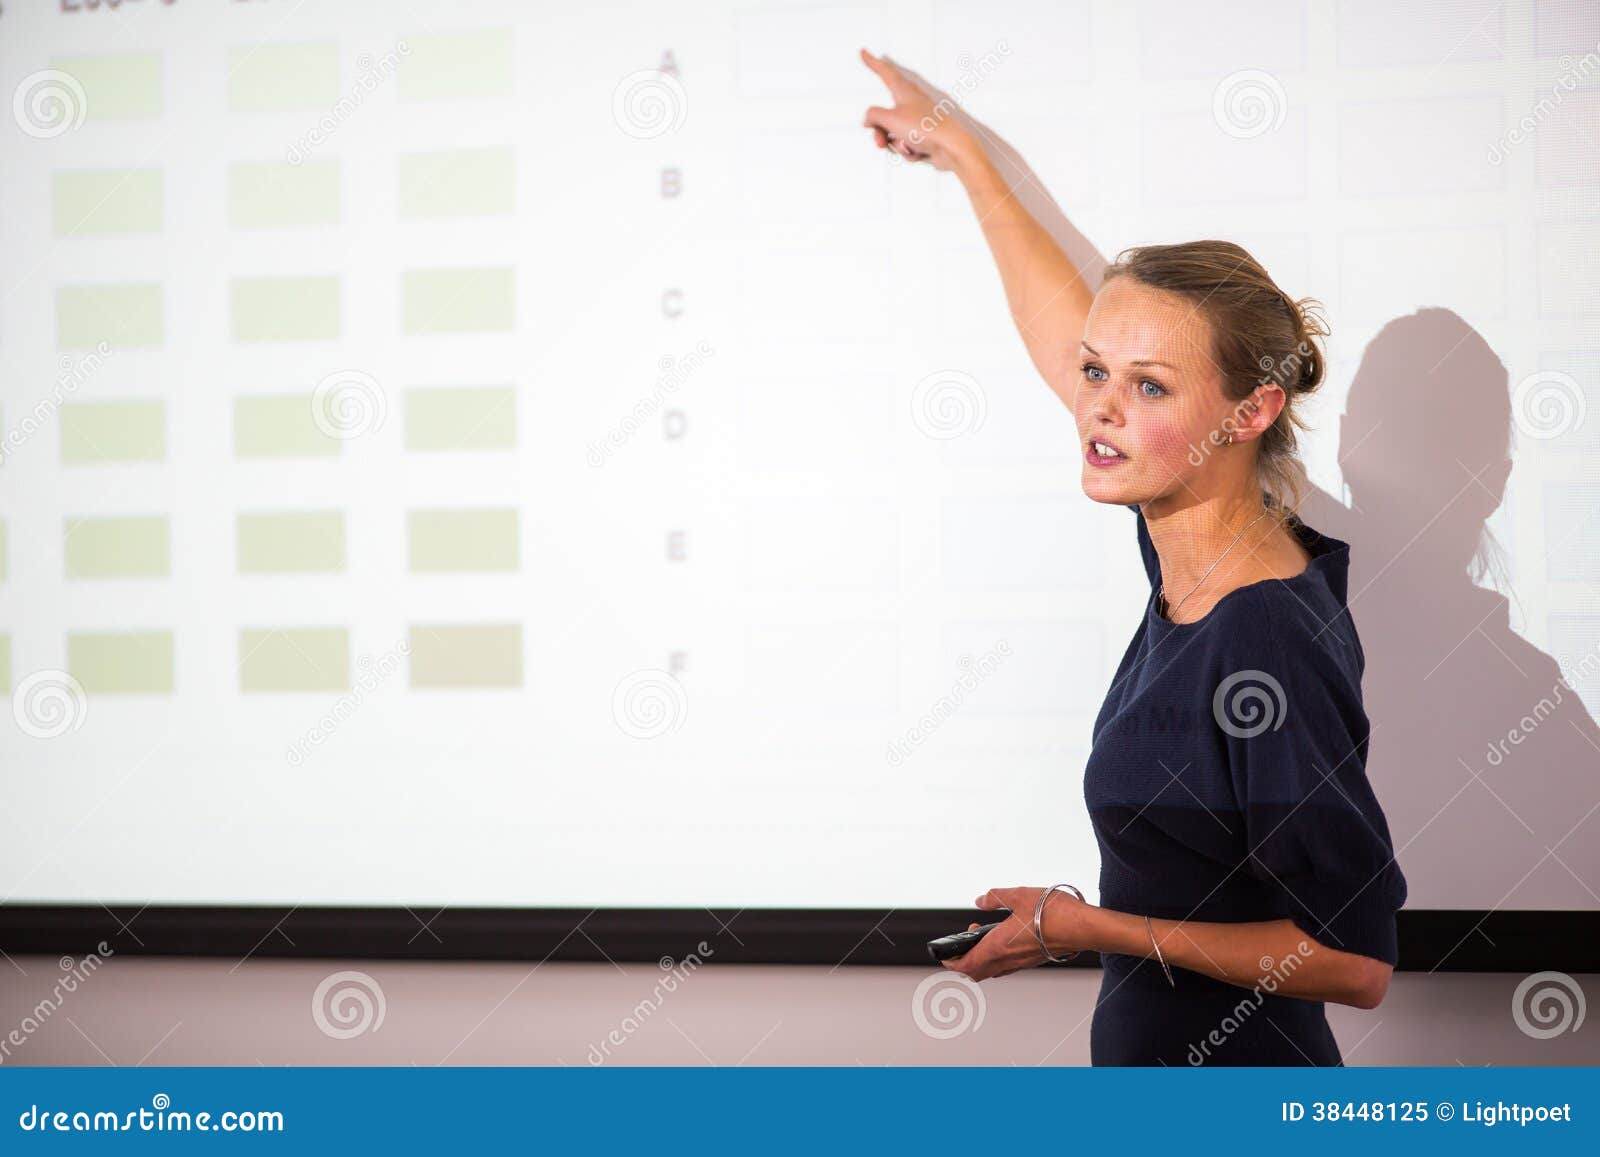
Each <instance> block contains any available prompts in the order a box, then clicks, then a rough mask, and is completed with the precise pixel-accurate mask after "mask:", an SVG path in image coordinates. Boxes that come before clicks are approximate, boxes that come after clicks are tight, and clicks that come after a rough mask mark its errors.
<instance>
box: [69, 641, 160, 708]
mask: <svg viewBox="0 0 1600 1157" xmlns="http://www.w3.org/2000/svg"><path fill="white" fill-rule="evenodd" d="M172 652H173V648H172V632H171V631H82V632H73V633H71V634H68V635H67V670H68V671H70V672H71V673H72V677H73V678H74V679H76V680H77V681H78V682H80V683H82V684H83V689H84V690H85V691H87V692H89V693H90V694H91V695H94V694H98V693H100V692H107V691H109V692H122V691H126V692H134V693H145V694H163V693H167V692H170V691H171V690H172Z"/></svg>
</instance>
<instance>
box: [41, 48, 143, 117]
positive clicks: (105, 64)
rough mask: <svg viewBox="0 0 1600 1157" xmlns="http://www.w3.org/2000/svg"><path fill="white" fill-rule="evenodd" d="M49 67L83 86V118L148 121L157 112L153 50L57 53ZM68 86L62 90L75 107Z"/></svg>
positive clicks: (74, 95)
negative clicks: (71, 54) (98, 54)
mask: <svg viewBox="0 0 1600 1157" xmlns="http://www.w3.org/2000/svg"><path fill="white" fill-rule="evenodd" d="M50 67H51V68H55V69H59V70H60V71H62V72H65V73H67V74H68V75H70V76H71V77H72V79H73V80H75V81H77V83H78V85H79V86H80V87H81V88H82V89H83V108H84V110H85V116H84V120H85V121H86V122H92V121H148V120H154V119H155V118H156V117H158V116H160V115H161V57H160V56H158V55H157V54H156V53H154V52H123V53H115V54H108V55H104V56H58V57H56V58H55V59H54V60H52V61H51V62H50ZM70 88H71V86H67V87H66V88H64V89H63V90H62V91H63V93H64V94H66V97H65V98H66V99H67V100H69V101H71V102H73V107H74V108H76V107H77V101H78V96H77V94H76V93H72V92H71V91H70ZM30 91H31V90H30ZM73 115H74V116H75V115H76V113H74V114H73Z"/></svg>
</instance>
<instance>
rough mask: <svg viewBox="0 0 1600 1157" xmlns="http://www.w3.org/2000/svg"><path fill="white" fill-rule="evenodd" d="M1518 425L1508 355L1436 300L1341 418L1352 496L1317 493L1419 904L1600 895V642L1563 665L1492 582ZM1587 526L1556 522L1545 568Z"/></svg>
mask: <svg viewBox="0 0 1600 1157" xmlns="http://www.w3.org/2000/svg"><path fill="white" fill-rule="evenodd" d="M1513 435H1514V426H1513V422H1512V411H1511V402H1510V390H1509V381H1508V376H1507V373H1506V368H1505V366H1504V365H1503V364H1502V363H1501V361H1500V359H1499V357H1497V356H1496V355H1495V353H1494V351H1493V350H1492V349H1490V348H1489V345H1488V343H1487V342H1486V341H1484V339H1483V337H1482V336H1481V335H1480V334H1479V333H1478V332H1477V331H1476V330H1474V329H1473V328H1472V327H1471V326H1470V325H1468V324H1467V323H1466V322H1465V321H1464V320H1462V318H1461V317H1460V316H1458V315H1457V314H1455V313H1453V312H1451V311H1450V310H1447V309H1423V310H1419V311H1417V312H1416V313H1414V314H1412V315H1410V316H1409V317H1402V318H1397V319H1396V320H1394V321H1391V322H1390V323H1389V324H1388V325H1386V326H1384V328H1383V329H1382V330H1381V331H1380V332H1379V334H1378V336H1377V337H1375V338H1374V339H1373V340H1372V342H1371V343H1370V344H1369V345H1368V346H1367V349H1366V352H1365V353H1364V354H1363V355H1362V359H1361V364H1360V366H1359V367H1358V369H1357V371H1356V375H1355V378H1354V380H1353V381H1352V383H1351V386H1350V394H1349V398H1348V400H1347V402H1346V406H1345V415H1344V417H1343V418H1342V419H1341V421H1340V428H1339V446H1340V451H1339V463H1340V468H1341V470H1342V471H1343V474H1344V478H1345V484H1346V486H1347V487H1348V489H1349V493H1350V498H1351V505H1350V506H1349V507H1348V508H1346V507H1345V505H1344V504H1343V503H1341V502H1339V501H1338V500H1336V499H1334V498H1333V497H1331V496H1330V495H1328V494H1326V493H1323V492H1321V491H1318V492H1316V493H1315V494H1314V495H1312V496H1311V497H1310V498H1309V499H1308V500H1307V502H1306V503H1305V504H1304V505H1303V506H1302V508H1301V512H1302V515H1303V516H1304V518H1305V520H1306V522H1307V523H1308V524H1309V525H1311V526H1313V527H1315V528H1317V529H1318V530H1322V531H1324V532H1326V533H1328V534H1331V535H1333V536H1334V537H1336V538H1342V539H1344V540H1345V541H1347V542H1349V543H1350V544H1351V566H1350V611H1351V615H1352V616H1353V617H1354V619H1355V621H1356V627H1357V629H1358V630H1359V631H1360V633H1361V639H1362V644H1363V646H1364V647H1365V649H1366V652H1367V669H1366V675H1365V678H1364V680H1363V683H1362V690H1363V695H1364V698H1365V701H1366V708H1367V715H1368V717H1369V719H1370V720H1371V722H1372V728H1373V731H1372V745H1371V754H1370V756H1369V758H1368V765H1367V767H1368V774H1369V776H1370V777H1371V779H1372V782H1373V786H1374V788H1375V790H1377V791H1378V793H1379V796H1380V798H1381V799H1382V800H1383V805H1384V811H1385V813H1386V814H1387V816H1388V819H1389V825H1390V828H1391V829H1392V831H1393V833H1394V838H1395V848H1396V858H1397V859H1399V861H1400V864H1401V867H1402V869H1403V870H1405V871H1406V873H1407V875H1408V877H1410V878H1411V879H1414V880H1425V881H1426V882H1427V894H1426V902H1425V903H1422V904H1414V906H1417V907H1430V908H1482V907H1485V906H1491V907H1510V908H1592V907H1594V906H1595V905H1597V904H1600V838H1596V837H1597V835H1600V819H1596V812H1597V810H1600V794H1597V793H1600V728H1597V727H1596V725H1595V721H1594V719H1593V718H1592V717H1591V715H1590V713H1589V711H1588V709H1587V708H1586V707H1585V705H1584V703H1583V701H1582V700H1581V699H1580V698H1579V692H1580V691H1581V692H1587V693H1590V694H1593V693H1595V692H1596V691H1600V650H1597V649H1596V648H1595V646H1594V643H1595V642H1597V641H1600V640H1597V639H1590V640H1589V645H1588V646H1587V648H1583V649H1580V648H1578V647H1573V648H1572V649H1571V651H1570V653H1569V655H1568V656H1567V659H1568V661H1567V662H1566V663H1565V664H1564V666H1565V672H1564V671H1563V664H1559V663H1558V662H1557V660H1556V659H1555V658H1553V657H1552V656H1550V655H1547V654H1545V653H1544V652H1542V651H1540V650H1539V649H1538V648H1537V647H1535V646H1533V645H1532V644H1531V643H1529V642H1528V641H1527V640H1526V639H1524V638H1523V637H1522V636H1521V635H1519V634H1517V633H1516V632H1515V631H1513V630H1512V629H1511V625H1510V601H1509V599H1508V598H1507V597H1506V596H1505V595H1503V594H1500V593H1497V592H1496V591H1493V590H1486V589H1484V588H1483V587H1480V586H1478V585H1477V584H1476V581H1475V578H1474V576H1475V574H1480V573H1492V572H1493V571H1494V570H1495V569H1496V568H1495V563H1496V560H1497V555H1498V554H1499V553H1500V551H1501V549H1502V548H1501V544H1498V543H1497V542H1496V541H1495V540H1494V538H1493V536H1492V534H1490V533H1489V532H1488V530H1487V527H1486V525H1485V524H1486V522H1487V520H1488V518H1489V516H1490V515H1491V514H1493V513H1494V511H1495V510H1496V509H1497V508H1498V507H1499V506H1500V504H1501V502H1502V501H1503V500H1504V498H1505V493H1506V483H1507V481H1508V479H1509V478H1510V476H1511V469H1512V458H1511V452H1512V448H1513V446H1512V439H1513ZM1548 525H1549V522H1548V521H1547V526H1548ZM1585 525H1586V519H1580V520H1577V521H1576V522H1575V523H1574V525H1572V526H1571V527H1568V528H1564V529H1560V530H1558V531H1556V532H1555V535H1554V536H1552V537H1551V539H1550V540H1549V542H1548V543H1547V545H1546V548H1545V554H1546V561H1547V565H1548V564H1549V563H1551V562H1554V561H1555V560H1557V559H1559V558H1561V557H1563V556H1564V554H1565V553H1566V552H1570V551H1571V550H1572V549H1573V548H1574V547H1575V546H1576V545H1577V543H1578V539H1579V536H1581V535H1582V534H1583V533H1584V527H1585ZM1513 593H1514V589H1513ZM1575 631H1576V626H1575V623H1573V622H1561V621H1558V622H1556V624H1555V625H1554V627H1553V629H1552V630H1551V631H1550V635H1551V637H1552V638H1557V639H1561V640H1562V641H1563V644H1564V645H1565V644H1566V642H1567V640H1569V639H1570V638H1572V636H1573V635H1574V634H1575Z"/></svg>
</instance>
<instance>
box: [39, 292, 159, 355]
mask: <svg viewBox="0 0 1600 1157" xmlns="http://www.w3.org/2000/svg"><path fill="white" fill-rule="evenodd" d="M164 334H165V326H164V324H163V319H162V306H161V284H160V282H155V281H149V282H141V283H138V284H132V285H60V286H57V287H56V345H57V346H58V347H59V348H61V349H64V350H87V349H94V348H95V347H96V346H97V345H98V344H99V343H100V342H102V341H103V342H105V343H106V344H107V345H109V346H110V347H111V348H112V349H113V350H115V349H116V348H117V347H119V346H152V345H160V344H161V342H162V339H163V337H164Z"/></svg>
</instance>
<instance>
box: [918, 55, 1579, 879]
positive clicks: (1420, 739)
mask: <svg viewBox="0 0 1600 1157" xmlns="http://www.w3.org/2000/svg"><path fill="white" fill-rule="evenodd" d="M901 67H904V66H901ZM907 71H908V72H909V70H907ZM909 75H910V76H911V77H912V79H913V80H914V81H915V82H916V83H917V84H919V85H921V86H922V88H923V90H924V91H925V92H927V93H928V95H929V96H930V97H931V99H932V100H933V101H934V102H935V103H936V104H938V103H940V102H941V101H943V100H948V101H949V104H948V105H946V106H945V107H946V108H949V109H950V110H951V112H950V115H951V116H953V117H954V118H956V119H957V120H958V121H959V122H960V123H961V124H962V125H964V126H965V127H966V128H967V129H968V130H969V131H970V132H972V133H973V134H975V135H976V136H977V138H978V139H979V140H981V141H983V142H984V145H985V150H986V152H987V153H988V154H989V157H990V159H991V160H992V161H993V162H994V163H995V165H996V166H997V167H998V168H999V169H1000V171H1001V172H1002V173H1003V174H1004V175H1005V176H1006V178H1007V180H1008V183H1009V184H1010V185H1011V186H1012V188H1014V189H1015V190H1016V196H1017V197H1018V199H1019V200H1020V201H1021V202H1022V203H1023V204H1024V205H1025V206H1026V207H1027V208H1028V210H1029V211H1030V212H1031V213H1032V214H1033V215H1034V216H1035V217H1036V218H1037V219H1038V220H1039V222H1040V224H1041V225H1043V226H1044V228H1045V230H1046V232H1048V233H1049V234H1050V235H1051V236H1052V237H1053V238H1054V239H1055V241H1056V243H1057V244H1058V245H1059V246H1061V248H1062V250H1063V251H1064V252H1065V253H1066V254H1067V256H1068V257H1069V258H1071V259H1072V262H1073V264H1074V265H1075V266H1076V267H1077V268H1078V269H1079V270H1081V271H1083V273H1084V277H1085V280H1086V281H1088V283H1089V284H1090V285H1091V286H1093V287H1095V288H1098V287H1099V284H1100V282H1101V280H1102V275H1103V271H1104V269H1105V266H1106V264H1107V263H1106V260H1105V258H1104V257H1103V256H1102V255H1101V254H1100V253H1099V252H1098V251H1097V250H1096V249H1095V247H1094V245H1093V244H1092V243H1091V242H1090V241H1089V240H1088V239H1087V238H1085V237H1084V236H1083V234H1082V233H1081V232H1079V231H1078V230H1077V228H1076V227H1074V226H1073V225H1072V223H1071V222H1070V221H1068V220H1067V217H1066V215H1065V214H1064V213H1063V212H1062V211H1061V208H1060V206H1058V205H1057V204H1056V202H1055V201H1054V199H1053V198H1051V196H1050V194H1049V193H1048V192H1047V191H1046V190H1045V187H1044V184H1043V182H1041V181H1040V180H1039V178H1038V176H1037V175H1036V174H1035V173H1034V172H1033V171H1032V170H1031V169H1030V168H1029V167H1028V166H1027V164H1026V163H1025V162H1024V161H1023V159H1022V157H1021V156H1020V155H1019V154H1018V153H1017V151H1016V150H1015V149H1014V148H1012V147H1011V145H1010V144H1008V143H1007V142H1006V141H1005V140H1004V139H1003V138H1002V137H1000V136H999V134H997V133H995V132H994V130H993V129H991V128H989V127H988V126H987V125H984V124H982V123H981V122H979V121H977V120H975V119H973V118H972V117H971V116H969V115H968V114H967V113H966V111H965V110H964V109H962V108H961V107H960V106H959V105H958V104H956V102H955V99H954V98H952V97H950V96H949V94H948V93H945V92H943V91H942V90H940V89H938V88H936V87H935V86H933V85H931V84H930V83H929V82H928V81H927V80H926V79H925V78H923V77H921V76H918V75H917V74H916V73H914V72H909ZM1509 387H1510V383H1509V379H1508V375H1507V372H1506V367H1505V366H1504V365H1503V364H1502V363H1501V361H1500V359H1499V357H1498V356H1497V355H1496V354H1495V353H1494V351H1493V350H1492V349H1490V347H1489V344H1488V343H1487V342H1486V341H1485V340H1484V339H1483V337H1482V336H1481V335H1480V334H1479V333H1478V332H1477V331H1476V330H1474V329H1473V328H1472V327H1471V326H1470V325H1468V324H1467V322H1466V321H1464V320H1463V319H1462V318H1461V317H1460V316H1459V315H1457V314H1456V313H1454V312H1452V311H1450V310H1448V309H1422V310H1418V311H1417V312H1416V313H1414V314H1412V315H1410V316H1409V317H1402V318H1396V319H1395V320H1393V321H1391V322H1389V323H1388V324H1387V325H1386V326H1384V328H1383V329H1382V330H1381V331H1380V332H1379V334H1378V336H1377V337H1376V338H1374V339H1373V340H1372V342H1371V343H1370V344H1369V345H1368V347H1367V349H1366V351H1365V353H1364V354H1363V356H1362V360H1361V364H1360V367H1359V369H1358V370H1357V372H1356V375H1355V378H1354V380H1353V382H1352V383H1351V388H1350V393H1349V397H1348V399H1347V402H1346V413H1345V416H1344V417H1343V418H1342V419H1341V421H1340V428H1339V446H1340V450H1339V463H1340V466H1341V468H1342V470H1343V473H1344V478H1345V483H1346V486H1347V488H1348V491H1349V494H1350V498H1351V503H1350V505H1349V506H1348V507H1347V506H1346V505H1345V504H1344V503H1343V502H1341V501H1340V500H1338V499H1337V498H1334V497H1333V496H1331V495H1329V494H1327V493H1326V492H1324V491H1322V490H1319V489H1313V491H1312V492H1311V493H1309V494H1308V495H1307V497H1306V499H1305V501H1304V502H1303V504H1302V505H1301V508H1300V513H1301V516H1302V518H1303V519H1304V520H1305V522H1306V523H1307V525H1309V526H1311V527H1312V528H1314V529H1316V530H1318V531H1321V532H1323V533H1325V534H1329V535H1332V536H1333V537H1335V538H1339V539H1342V540H1344V541H1345V542H1348V543H1350V548H1351V549H1350V555H1351V562H1350V595H1349V601H1350V613H1351V616H1352V618H1353V619H1354V620H1355V623H1356V629H1357V630H1358V631H1359V632H1360V636H1361V642H1362V647H1363V650H1364V651H1365V653H1366V670H1365V674H1364V677H1363V680H1362V693H1363V698H1364V701H1365V705H1366V710H1367V715H1368V718H1369V720H1370V722H1371V725H1372V732H1371V735H1372V738H1371V745H1370V751H1369V755H1368V760H1367V774H1368V778H1369V779H1370V780H1371V782H1372V785H1373V790H1374V791H1375V792H1376V793H1377V795H1378V798H1379V800H1380V802H1381V803H1382V805H1383V809H1384V813H1385V816H1386V818H1387V820H1388V823H1389V828H1390V832H1391V834H1392V837H1393V839H1394V844H1395V858H1396V859H1397V860H1398V861H1399V863H1400V866H1401V869H1402V871H1404V872H1405V874H1406V877H1407V880H1408V882H1409V884H1410V887H1411V895H1410V899H1409V901H1408V905H1409V906H1410V907H1413V908H1469V909H1474V908H1486V907H1488V908H1501V907H1507V908H1544V909H1549V908H1593V907H1596V906H1600V817H1597V813H1600V727H1597V726H1596V723H1595V720H1594V718H1593V717H1592V716H1591V714H1590V713H1589V710H1588V709H1587V708H1586V706H1585V705H1584V703H1583V701H1582V700H1581V699H1580V697H1579V692H1584V693H1586V694H1588V695H1590V696H1591V698H1592V699H1593V700H1594V701H1595V702H1596V703H1600V616H1567V617H1565V618H1560V617H1555V616H1553V621H1552V624H1551V629H1550V631H1549V635H1550V637H1552V638H1557V639H1561V640H1563V642H1564V643H1565V644H1566V646H1565V658H1566V662H1565V663H1558V662H1557V660H1556V659H1555V658H1553V657H1552V656H1550V655H1548V654H1545V653H1544V652H1542V651H1540V650H1539V649H1538V648H1537V647H1535V646H1533V645H1532V644H1531V643H1529V642H1528V641H1527V640H1526V639H1524V638H1523V637H1522V636H1521V635H1518V634H1517V633H1516V632H1515V631H1513V630H1512V629H1511V625H1510V604H1509V600H1508V599H1507V598H1506V596H1504V595H1502V594H1499V593H1497V592H1496V591H1493V590H1488V589H1485V588H1483V587H1480V586H1478V585H1477V578H1478V576H1480V575H1481V574H1483V573H1486V572H1487V573H1492V572H1493V571H1494V570H1495V565H1494V564H1495V560H1496V556H1497V554H1498V553H1499V552H1500V550H1501V549H1502V548H1501V546H1500V544H1497V543H1496V542H1495V540H1494V538H1493V535H1492V533H1490V532H1489V530H1488V528H1487V525H1486V524H1487V521H1488V519H1489V517H1490V516H1491V515H1492V514H1493V513H1494V512H1495V510H1496V509H1498V508H1499V506H1500V504H1501V503H1502V501H1503V500H1504V498H1505V493H1506V483H1507V481H1508V479H1509V478H1510V476H1511V468H1512V459H1511V452H1512V448H1513V447H1512V438H1513V435H1514V432H1515V427H1514V425H1513V423H1512V409H1511V397H1510V388H1509ZM1596 508H1600V502H1597V503H1596V504H1595V507H1593V508H1591V509H1590V511H1589V512H1587V513H1586V514H1584V515H1583V516H1582V517H1575V518H1573V519H1571V520H1570V521H1571V522H1572V525H1571V526H1568V527H1558V528H1556V529H1554V530H1553V531H1552V537H1551V539H1550V541H1549V543H1548V545H1547V547H1546V556H1547V563H1549V562H1555V561H1557V560H1559V559H1561V558H1563V557H1566V555H1567V554H1569V553H1571V552H1574V551H1575V550H1576V549H1577V548H1578V547H1579V546H1580V545H1581V536H1582V535H1583V534H1584V533H1586V530H1587V529H1588V521H1589V516H1590V515H1591V514H1593V513H1594V509H1596ZM1554 521H1557V522H1559V521H1561V520H1560V519H1556V520H1554ZM1130 545H1131V542H1130ZM1505 585H1509V584H1505ZM1575 688H1576V690H1575Z"/></svg>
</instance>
